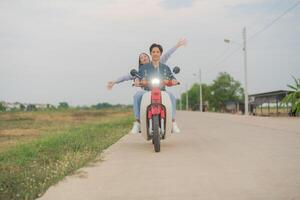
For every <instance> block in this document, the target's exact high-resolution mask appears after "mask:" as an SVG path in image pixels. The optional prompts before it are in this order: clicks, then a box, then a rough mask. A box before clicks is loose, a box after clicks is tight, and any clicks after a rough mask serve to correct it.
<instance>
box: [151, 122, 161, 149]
mask: <svg viewBox="0 0 300 200" xmlns="http://www.w3.org/2000/svg"><path fill="white" fill-rule="evenodd" d="M152 123H153V126H152V127H153V139H152V142H153V145H154V150H155V152H160V134H159V117H158V116H153V118H152Z"/></svg>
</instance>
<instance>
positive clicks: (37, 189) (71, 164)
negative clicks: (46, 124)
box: [0, 111, 133, 200]
mask: <svg viewBox="0 0 300 200" xmlns="http://www.w3.org/2000/svg"><path fill="white" fill-rule="evenodd" d="M48 114H49V113H48ZM48 114H47V115H48ZM74 114H75V115H82V112H81V113H80V112H79V113H76V111H75V113H74V112H71V113H68V114H67V115H66V116H70V115H71V116H73V115H74ZM85 114H86V113H85ZM98 114H99V115H98ZM98 114H97V112H93V114H92V115H95V116H96V118H89V119H88V120H86V119H85V120H82V119H81V122H80V123H79V122H76V123H75V124H76V126H70V124H69V123H74V121H72V120H71V121H68V122H67V124H66V126H65V127H63V128H61V129H60V130H57V129H51V128H50V129H46V131H45V132H46V134H40V135H39V136H38V137H36V138H35V139H32V140H30V141H27V142H23V143H22V142H21V143H17V144H16V145H14V146H12V147H9V148H7V149H6V150H5V151H2V152H1V153H0V199H1V200H2V199H35V198H37V197H38V196H41V195H42V194H43V193H44V192H45V191H46V190H47V189H48V188H49V187H50V186H51V185H53V184H55V183H57V182H58V181H60V180H62V179H63V178H64V177H65V176H66V175H68V174H71V173H73V172H74V171H76V170H77V169H79V168H80V167H82V166H84V165H86V164H87V163H88V162H91V161H93V160H95V158H96V157H97V156H98V155H99V154H100V153H101V152H102V151H103V150H104V149H106V148H108V147H109V146H110V145H112V144H114V143H115V142H116V141H118V140H119V139H120V138H121V137H123V136H124V135H125V134H127V133H128V131H129V128H130V125H131V123H132V121H133V118H132V117H131V114H129V113H127V114H121V115H118V112H115V113H114V114H115V115H112V117H109V116H110V114H109V113H107V114H108V115H105V116H106V117H103V116H104V115H102V114H100V113H98ZM99 116H100V118H101V119H103V120H96V119H99ZM124 116H125V117H124ZM0 119H1V118H0ZM60 119H61V118H60ZM72 119H73V118H72ZM11 121H14V120H13V119H11ZM16 121H18V120H16ZM21 121H22V120H21ZM35 121H36V120H35ZM16 123H17V122H16ZM22 123H23V122H22ZM22 123H21V124H19V125H22V126H23V125H24V124H22ZM28 123H31V121H30V120H29V121H28ZM59 123H61V121H59ZM25 124H26V123H25ZM27 126H29V125H28V124H27ZM27 126H25V127H27ZM41 126H42V125H41ZM4 127H6V128H8V129H11V128H13V127H15V128H18V125H17V126H12V125H9V126H7V125H3V124H2V129H4ZM0 128H1V126H0ZM53 130H55V131H53ZM50 133H51V134H50Z"/></svg>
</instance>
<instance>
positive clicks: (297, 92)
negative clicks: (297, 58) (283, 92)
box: [282, 76, 300, 114]
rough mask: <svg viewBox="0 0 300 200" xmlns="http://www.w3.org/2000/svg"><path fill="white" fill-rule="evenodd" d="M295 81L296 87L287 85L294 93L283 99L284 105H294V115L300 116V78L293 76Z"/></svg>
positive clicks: (292, 109)
mask: <svg viewBox="0 0 300 200" xmlns="http://www.w3.org/2000/svg"><path fill="white" fill-rule="evenodd" d="M293 79H294V81H295V85H290V84H288V85H287V86H288V87H289V88H290V89H291V90H292V91H291V92H290V93H289V94H288V95H287V96H286V97H284V98H283V100H282V103H290V104H292V108H291V111H292V113H294V114H298V113H300V78H298V79H296V78H295V77H294V76H293Z"/></svg>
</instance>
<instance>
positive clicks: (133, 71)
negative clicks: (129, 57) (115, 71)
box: [130, 69, 138, 76]
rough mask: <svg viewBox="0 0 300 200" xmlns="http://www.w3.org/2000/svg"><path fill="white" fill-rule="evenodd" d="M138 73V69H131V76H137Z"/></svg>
mask: <svg viewBox="0 0 300 200" xmlns="http://www.w3.org/2000/svg"><path fill="white" fill-rule="evenodd" d="M137 74H138V72H137V71H136V69H132V70H131V71H130V75H131V76H136V75H137Z"/></svg>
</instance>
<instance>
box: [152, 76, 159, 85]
mask: <svg viewBox="0 0 300 200" xmlns="http://www.w3.org/2000/svg"><path fill="white" fill-rule="evenodd" d="M151 84H152V85H153V86H159V84H160V80H159V79H158V78H154V79H152V80H151Z"/></svg>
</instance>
